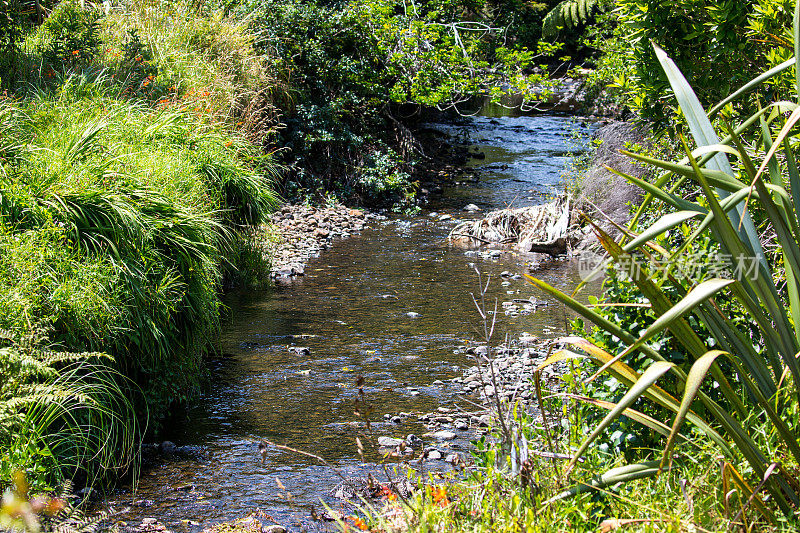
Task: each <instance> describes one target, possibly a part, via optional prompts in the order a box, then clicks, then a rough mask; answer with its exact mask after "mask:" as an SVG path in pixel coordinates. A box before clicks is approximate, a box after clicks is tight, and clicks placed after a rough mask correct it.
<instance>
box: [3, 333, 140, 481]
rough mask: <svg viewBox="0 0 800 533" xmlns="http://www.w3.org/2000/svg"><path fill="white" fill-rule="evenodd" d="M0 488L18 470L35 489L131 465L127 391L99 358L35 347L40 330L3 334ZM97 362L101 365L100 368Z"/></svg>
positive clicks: (134, 433) (133, 433)
mask: <svg viewBox="0 0 800 533" xmlns="http://www.w3.org/2000/svg"><path fill="white" fill-rule="evenodd" d="M3 336H4V338H3V343H4V344H5V345H6V346H5V347H3V348H0V372H2V373H3V375H4V376H7V377H8V378H9V379H7V380H5V381H4V383H2V384H0V487H4V486H8V485H10V484H11V481H12V479H13V478H14V475H15V474H16V473H17V472H24V473H25V474H26V475H27V478H28V480H29V482H30V483H31V484H32V485H33V486H34V487H35V488H36V489H37V490H40V491H41V490H51V487H52V486H54V484H57V483H61V482H63V481H64V480H65V479H68V478H73V477H75V476H76V475H80V476H82V477H83V478H84V479H87V482H88V483H89V484H91V483H92V482H93V481H95V480H96V479H98V478H100V477H103V476H105V475H106V474H108V473H109V471H116V472H122V471H125V470H126V469H127V468H128V467H129V466H130V465H131V464H132V463H133V462H134V451H135V447H136V445H137V439H138V438H139V437H140V429H139V428H138V427H137V417H136V415H135V413H134V412H133V404H132V402H131V401H130V400H129V399H128V395H129V394H130V393H131V391H132V389H131V388H130V387H124V386H121V384H123V383H125V379H124V378H123V377H122V376H121V375H119V374H118V373H116V372H115V371H113V370H112V369H111V368H110V366H109V365H108V364H107V361H108V360H109V359H110V358H109V356H107V355H105V354H102V353H77V352H66V351H50V350H48V349H45V348H42V345H41V343H42V342H43V341H45V340H46V337H45V336H44V335H43V330H39V331H32V332H30V333H28V334H27V336H25V337H18V336H17V335H16V334H12V333H11V332H3ZM104 361H105V362H104Z"/></svg>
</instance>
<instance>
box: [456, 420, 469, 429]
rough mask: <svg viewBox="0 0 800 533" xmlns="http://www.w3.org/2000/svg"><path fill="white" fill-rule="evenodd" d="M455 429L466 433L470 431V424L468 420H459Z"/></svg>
mask: <svg viewBox="0 0 800 533" xmlns="http://www.w3.org/2000/svg"><path fill="white" fill-rule="evenodd" d="M455 427H456V429H458V430H460V431H466V430H467V429H469V422H467V421H466V420H462V419H458V420H456V423H455Z"/></svg>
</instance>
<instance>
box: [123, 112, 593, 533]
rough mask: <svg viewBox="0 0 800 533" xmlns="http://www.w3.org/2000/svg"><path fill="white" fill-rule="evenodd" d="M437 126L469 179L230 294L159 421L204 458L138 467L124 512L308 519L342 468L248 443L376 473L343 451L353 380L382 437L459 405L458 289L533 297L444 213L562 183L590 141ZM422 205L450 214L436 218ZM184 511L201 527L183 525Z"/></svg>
mask: <svg viewBox="0 0 800 533" xmlns="http://www.w3.org/2000/svg"><path fill="white" fill-rule="evenodd" d="M436 127H439V128H441V129H443V130H447V131H448V132H450V133H453V134H459V135H460V136H461V139H463V141H464V142H465V143H467V144H470V145H472V146H474V147H477V151H478V152H481V153H484V154H485V158H483V159H474V160H473V161H472V162H471V165H473V166H475V167H478V168H479V169H480V170H482V172H481V174H480V175H481V180H480V181H479V183H477V184H473V185H467V186H454V187H448V188H447V189H446V190H445V194H444V196H443V197H442V198H441V200H439V201H437V202H436V203H435V204H433V205H431V206H429V209H428V210H426V211H424V212H423V213H421V214H420V215H419V216H415V217H412V218H405V219H403V218H395V219H387V220H384V221H379V222H375V223H373V224H372V225H371V226H370V227H369V228H368V229H366V230H365V231H364V232H363V233H362V234H361V235H359V236H355V237H351V238H349V239H346V240H342V241H338V242H337V243H335V245H334V246H333V247H332V248H331V249H330V250H328V251H326V252H324V254H323V255H322V256H321V257H319V258H316V259H314V260H312V261H311V262H310V263H309V264H308V265H307V267H306V270H305V272H306V275H305V276H304V277H302V278H298V279H297V280H295V281H293V282H291V283H288V284H284V285H279V286H276V287H273V288H271V289H269V290H265V291H261V292H253V291H250V292H240V293H233V294H229V295H228V296H227V298H226V301H225V304H226V305H227V306H228V307H229V309H230V313H229V314H230V319H229V320H228V321H227V322H226V323H225V325H224V327H223V334H222V337H221V339H220V346H219V348H220V354H221V355H220V356H219V357H215V358H214V359H213V360H212V361H211V363H212V365H211V366H212V370H211V371H212V378H211V383H210V386H209V388H208V390H207V392H206V393H205V394H204V395H203V396H202V397H201V398H200V399H199V400H198V401H197V402H196V403H195V404H194V405H192V406H191V407H190V408H189V409H188V410H187V412H186V413H185V420H182V421H179V422H174V423H170V425H169V427H167V428H166V431H165V432H164V435H163V436H164V438H166V439H169V440H171V441H173V442H175V443H176V444H177V445H179V446H182V445H198V446H203V447H204V448H205V450H206V451H205V455H204V456H202V457H200V458H197V459H192V460H171V461H166V462H164V463H163V464H162V465H160V466H158V467H156V468H154V469H152V470H150V471H148V472H146V473H145V475H144V476H143V477H142V479H141V482H140V484H139V486H138V490H137V493H136V494H135V495H134V494H131V493H130V491H125V492H124V493H123V494H120V495H118V496H116V497H115V498H114V501H113V502H112V503H113V504H114V505H115V506H116V507H119V506H123V505H131V504H133V505H134V507H133V508H132V511H131V512H129V513H127V514H126V515H125V516H124V517H123V519H125V520H129V521H131V522H134V521H136V520H141V519H142V518H144V517H154V518H157V519H158V520H160V521H161V522H163V523H164V524H165V525H167V526H168V527H170V528H180V527H182V526H185V527H200V526H203V527H205V526H208V525H210V524H211V523H213V522H216V521H221V520H226V519H232V518H237V517H241V516H243V515H246V514H248V513H249V512H251V511H253V510H255V509H262V510H265V511H267V512H269V513H270V514H271V515H272V516H273V517H274V518H275V519H276V520H277V521H278V522H280V523H283V524H284V525H286V526H289V527H298V526H299V527H305V526H306V525H308V522H307V518H308V515H309V508H310V506H311V505H316V506H317V508H319V504H318V500H319V499H320V498H323V499H325V500H326V501H328V502H329V503H330V504H331V505H334V506H336V505H337V503H336V501H335V500H333V499H331V498H330V497H329V496H328V495H327V492H328V491H329V490H330V489H331V488H332V487H334V486H335V485H336V484H337V483H338V481H339V478H338V477H337V475H336V474H335V473H334V472H333V471H332V470H331V469H330V468H327V467H325V466H320V465H319V464H318V462H317V461H315V460H313V459H311V458H309V457H305V456H302V455H297V454H290V453H285V452H280V451H277V450H270V452H269V454H268V456H267V460H266V462H265V464H263V465H262V464H261V463H260V457H259V456H258V453H257V443H258V441H259V439H260V438H268V439H270V440H272V441H275V442H279V443H282V444H287V445H289V446H292V447H294V448H298V449H302V450H305V451H307V452H310V453H313V454H317V455H320V456H322V457H324V458H325V459H326V460H327V461H329V462H330V463H332V464H334V465H336V466H337V468H340V469H341V470H342V472H343V473H345V474H348V475H349V474H357V473H360V472H361V473H363V472H364V471H365V470H370V469H372V470H374V469H375V467H374V465H366V466H365V465H362V463H361V461H360V459H359V457H358V454H357V451H356V446H355V436H356V434H357V432H358V428H357V425H358V421H359V418H358V417H357V416H356V415H355V414H354V401H355V399H356V390H357V389H356V387H355V386H354V383H355V380H356V377H357V376H359V375H362V376H364V379H365V386H364V390H365V392H366V394H367V398H368V400H369V402H370V404H371V405H372V407H373V408H374V411H373V412H372V413H371V414H370V417H369V418H370V420H372V421H373V422H374V424H373V429H374V430H375V432H376V434H378V435H388V436H395V437H405V436H406V435H407V434H409V433H414V434H417V435H420V434H422V433H424V432H425V431H426V430H425V428H424V426H422V425H421V424H419V423H418V422H417V421H416V417H414V416H411V417H408V418H406V419H405V421H404V422H403V423H401V424H393V423H391V422H388V421H385V419H384V414H391V415H394V414H397V413H399V412H414V413H418V412H428V411H432V410H436V408H437V407H439V406H449V407H453V406H456V405H458V406H460V407H461V408H464V409H466V410H470V409H471V406H470V405H469V404H468V403H467V402H466V401H465V399H464V397H463V396H459V395H458V394H456V392H457V391H458V390H459V389H458V387H457V386H456V385H454V384H450V383H449V382H448V380H449V379H451V378H453V377H456V376H460V375H461V373H462V371H463V369H464V368H466V367H468V366H471V365H472V364H474V363H472V362H471V360H470V359H469V358H468V356H466V355H463V354H459V353H454V351H457V350H456V349H457V348H458V347H459V346H460V345H463V344H464V343H465V341H467V340H475V339H479V338H480V335H479V333H478V331H479V325H480V324H479V320H478V316H477V313H476V311H475V307H474V305H473V302H472V298H471V296H470V293H474V292H476V291H477V289H478V282H477V276H476V273H475V270H474V269H475V268H476V267H477V269H478V270H479V271H480V272H481V273H482V274H484V275H492V277H493V278H494V279H495V281H494V282H493V283H492V284H491V285H490V289H489V292H490V294H489V297H490V300H493V299H494V298H495V297H496V298H498V299H499V300H500V301H501V302H502V301H503V300H508V299H510V298H529V297H537V298H538V299H539V300H542V294H536V293H535V292H534V289H533V287H531V286H530V285H528V284H526V283H524V282H523V281H522V280H511V281H510V284H508V285H505V286H504V285H501V278H500V277H499V274H500V272H502V271H509V272H514V273H516V272H523V271H527V266H526V260H527V259H528V258H526V257H525V256H520V255H517V254H513V253H507V254H504V255H502V256H500V257H498V258H480V257H478V256H476V255H475V254H473V253H470V252H468V251H466V250H465V249H463V248H458V247H454V246H450V245H448V243H447V240H446V236H447V233H448V232H449V231H450V229H452V227H453V225H454V224H455V219H458V218H468V217H470V216H477V215H469V214H466V213H465V212H464V211H463V210H462V208H463V206H464V205H465V204H467V203H475V204H477V205H478V206H480V207H481V208H482V209H494V208H499V207H504V206H507V205H513V206H522V205H531V204H532V203H537V202H539V201H541V198H543V197H547V196H548V195H549V194H552V193H553V192H554V191H556V190H558V189H559V186H560V183H561V176H562V174H563V173H564V171H565V169H567V167H568V166H569V161H570V157H571V155H573V154H575V153H577V152H580V151H582V150H584V149H585V147H586V141H587V139H586V132H587V128H586V127H585V126H583V125H581V124H579V123H575V122H574V121H572V120H571V119H569V118H565V117H554V116H537V117H474V118H471V119H464V120H463V121H461V122H460V123H459V124H456V125H453V124H450V125H437V126H436ZM473 151H475V148H473ZM431 211H436V212H437V213H439V215H441V214H442V213H448V214H452V215H453V217H454V219H452V220H446V221H440V220H439V216H436V217H432V216H430V215H431ZM465 252H467V253H465ZM538 275H539V277H541V278H543V279H544V280H545V281H547V282H548V283H551V284H553V285H555V286H557V287H567V286H571V285H573V284H574V282H575V268H574V266H572V265H570V264H569V263H567V262H556V263H554V264H553V265H551V266H550V267H549V268H548V269H547V270H545V271H540V272H538ZM408 313H417V314H418V316H416V317H411V316H409V315H408ZM567 320H568V316H567V313H566V311H565V309H564V308H563V307H561V306H560V305H557V304H556V303H554V302H548V305H546V306H544V307H542V308H540V309H539V310H537V311H536V313H534V314H532V315H529V316H518V317H507V316H502V315H501V319H500V321H499V322H500V324H499V326H498V338H499V337H501V336H502V334H504V333H506V332H508V333H509V334H511V335H514V334H519V333H521V332H523V331H527V332H529V333H532V334H534V335H539V336H544V337H553V336H556V335H559V334H560V333H561V332H563V331H564V328H565V324H566V322H567ZM291 346H303V347H307V348H308V349H309V350H310V355H307V356H299V355H297V354H296V353H295V352H294V351H292V350H290V349H289V348H290V347H291ZM470 437H471V434H469V433H467V432H459V439H457V440H456V441H455V442H454V443H453V444H452V446H453V447H454V448H455V449H461V450H465V449H467V448H468V440H469V438H470ZM433 466H435V465H433ZM276 478H278V479H279V480H280V484H281V485H283V487H285V489H282V488H281V487H280V485H279V484H278V482H277V481H276ZM287 491H288V492H289V493H291V501H288V502H287V500H286V497H285V493H286V492H287ZM183 519H190V520H192V521H195V522H197V523H198V524H199V525H198V526H186V524H185V523H183V524H182V523H181V520H183Z"/></svg>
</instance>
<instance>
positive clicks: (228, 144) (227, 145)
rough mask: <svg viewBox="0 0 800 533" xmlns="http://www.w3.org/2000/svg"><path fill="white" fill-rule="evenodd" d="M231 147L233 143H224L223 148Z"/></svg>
mask: <svg viewBox="0 0 800 533" xmlns="http://www.w3.org/2000/svg"><path fill="white" fill-rule="evenodd" d="M231 146H233V141H228V142H226V143H225V148H230V147H231Z"/></svg>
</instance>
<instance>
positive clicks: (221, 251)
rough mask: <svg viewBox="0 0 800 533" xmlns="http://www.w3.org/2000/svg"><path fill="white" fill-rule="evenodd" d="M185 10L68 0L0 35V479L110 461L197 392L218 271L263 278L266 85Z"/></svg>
mask: <svg viewBox="0 0 800 533" xmlns="http://www.w3.org/2000/svg"><path fill="white" fill-rule="evenodd" d="M17 7H19V6H17ZM23 7H24V6H23ZM108 7H109V6H107V8H108ZM190 10H191V8H190V7H189V5H188V4H174V3H170V4H169V6H167V5H166V4H162V3H158V2H148V3H137V2H134V3H132V4H130V5H127V4H126V5H121V6H113V7H110V11H109V12H108V13H106V12H104V11H103V10H102V9H100V8H99V7H96V6H92V5H85V6H84V5H81V4H79V3H73V2H64V3H61V4H58V5H57V6H55V8H54V9H53V10H52V12H50V13H49V16H48V17H47V18H46V19H45V20H44V22H43V23H42V24H41V25H37V24H25V22H26V21H28V19H25V18H23V19H22V23H20V24H18V25H17V26H15V27H14V29H16V30H18V35H16V42H15V43H14V44H13V46H8V45H7V46H6V47H5V50H4V52H5V53H4V54H3V57H2V59H3V62H4V64H6V65H12V67H13V68H9V69H7V70H4V71H3V78H2V82H3V84H4V86H5V87H6V88H7V92H6V95H5V96H4V98H3V99H2V101H0V212H1V213H2V220H0V328H1V329H3V331H5V334H4V341H3V342H4V343H5V345H6V346H7V347H6V348H3V350H2V351H0V369H1V370H2V375H3V382H2V385H1V386H0V428H1V429H0V485H6V484H7V483H9V482H10V480H11V476H12V474H13V472H14V471H15V470H17V469H21V470H23V471H26V472H27V475H28V479H29V481H30V482H31V483H33V486H34V487H36V488H38V489H41V488H43V487H48V486H54V484H55V483H57V482H59V481H60V480H63V479H65V478H66V477H75V476H78V480H79V481H80V482H84V483H87V484H92V483H93V482H94V481H96V480H97V479H101V478H102V477H103V476H104V475H105V473H106V472H108V470H109V469H111V470H115V471H124V470H125V469H126V468H127V467H128V466H130V465H131V463H132V461H133V458H134V457H135V446H136V442H137V439H139V438H141V436H142V435H143V432H144V430H145V428H147V427H148V425H149V427H150V428H151V429H152V428H153V427H154V426H157V420H158V417H159V416H160V415H161V414H163V413H164V412H165V410H167V409H168V408H169V407H170V406H171V405H174V404H177V403H181V402H185V401H187V400H188V399H190V398H193V397H194V396H195V395H196V394H197V393H198V391H199V386H200V380H201V378H202V375H203V365H202V361H203V355H204V354H205V353H206V352H207V351H208V349H209V348H210V347H211V346H212V344H213V341H214V339H215V337H216V334H217V331H218V327H219V315H220V300H219V294H220V291H221V288H222V285H223V283H225V282H226V280H227V282H230V281H232V280H237V281H247V279H248V278H252V277H253V276H261V277H264V276H266V275H267V273H268V267H267V266H266V262H265V261H266V259H264V258H262V256H261V254H260V253H255V252H253V251H251V250H253V249H254V247H255V243H254V242H252V233H253V230H252V229H251V228H253V227H256V226H258V225H259V224H261V223H262V222H264V221H265V220H266V215H267V214H268V213H269V211H270V209H271V207H272V206H273V205H274V203H275V200H276V196H275V194H274V193H273V185H272V182H273V180H274V178H275V177H276V176H277V170H278V167H277V165H276V164H275V163H274V162H273V161H272V158H271V157H270V156H269V155H268V154H266V153H265V151H264V150H263V149H262V147H261V146H258V145H256V144H254V142H259V143H260V141H261V139H263V138H264V137H265V136H266V135H269V134H270V133H269V132H270V129H269V128H270V127H271V126H270V124H271V122H270V121H271V120H272V119H273V118H274V112H273V110H272V109H271V108H270V107H269V106H268V105H266V104H264V105H261V104H260V103H259V102H260V101H259V100H258V97H259V95H263V94H267V93H269V91H271V90H272V89H273V88H274V87H273V86H272V85H270V83H269V82H270V79H269V78H268V77H267V76H266V71H265V70H264V69H263V68H262V63H261V62H260V60H257V59H256V54H255V52H254V51H253V49H252V47H250V42H251V37H250V34H249V33H247V31H246V30H245V26H243V25H242V24H240V23H234V22H233V21H231V20H224V19H223V18H221V17H219V16H214V15H213V14H208V15H207V16H203V14H202V13H196V11H192V13H195V14H196V15H198V16H196V17H189V16H187V15H188V14H189V12H190ZM17 22H19V19H18V20H17ZM176 23H177V24H176ZM248 50H249V51H248ZM237 124H238V126H239V127H238V129H237V127H236V125H237ZM254 258H255V260H254ZM242 266H245V267H247V268H248V269H249V270H247V269H242V268H239V267H242Z"/></svg>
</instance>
